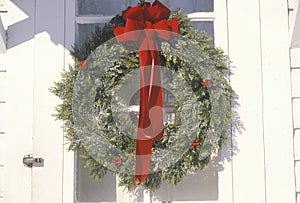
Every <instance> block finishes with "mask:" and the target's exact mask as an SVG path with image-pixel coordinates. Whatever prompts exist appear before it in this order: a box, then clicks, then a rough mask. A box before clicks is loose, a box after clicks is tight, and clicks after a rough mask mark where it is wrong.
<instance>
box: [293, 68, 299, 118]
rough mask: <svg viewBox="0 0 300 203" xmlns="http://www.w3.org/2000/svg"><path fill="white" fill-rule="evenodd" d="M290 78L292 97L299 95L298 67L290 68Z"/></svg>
mask: <svg viewBox="0 0 300 203" xmlns="http://www.w3.org/2000/svg"><path fill="white" fill-rule="evenodd" d="M291 80H292V97H300V69H291ZM295 113H296V112H295Z"/></svg>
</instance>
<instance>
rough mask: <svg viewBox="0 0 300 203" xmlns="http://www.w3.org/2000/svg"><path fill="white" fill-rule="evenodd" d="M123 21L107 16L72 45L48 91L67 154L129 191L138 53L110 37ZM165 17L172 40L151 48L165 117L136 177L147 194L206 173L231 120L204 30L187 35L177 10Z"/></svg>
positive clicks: (218, 54) (217, 60)
mask: <svg viewBox="0 0 300 203" xmlns="http://www.w3.org/2000/svg"><path fill="white" fill-rule="evenodd" d="M145 6H147V5H139V8H141V7H145ZM153 6H155V5H153ZM148 7H150V6H149V5H148ZM123 17H124V13H123V15H122V16H119V15H117V16H115V17H114V18H113V19H112V20H111V21H110V22H109V23H108V24H106V25H105V26H104V27H103V28H100V27H97V28H96V29H95V31H94V32H93V33H92V34H91V35H90V36H89V37H87V38H86V39H85V40H84V41H83V42H82V43H79V44H76V45H75V46H74V47H73V50H72V51H71V54H72V56H73V58H74V61H75V65H74V66H70V67H69V70H67V71H64V72H63V73H62V78H61V80H60V81H59V82H55V86H54V87H52V88H50V91H51V92H52V93H54V94H55V95H56V96H58V97H59V98H60V99H62V104H60V105H58V106H57V108H56V111H57V114H56V115H55V117H56V118H57V119H58V120H62V121H64V125H63V127H64V131H65V136H66V138H67V139H68V140H69V142H70V143H69V149H70V150H73V151H76V152H80V155H81V157H82V158H83V160H84V162H85V166H86V167H87V168H89V170H90V174H91V176H92V177H94V178H95V179H101V178H102V177H103V175H104V174H105V173H106V172H107V170H110V171H113V172H114V173H116V174H118V177H119V179H120V181H119V184H120V186H125V187H126V188H127V189H128V190H132V189H133V188H134V184H133V182H135V181H134V179H135V176H136V174H135V172H136V171H135V170H136V168H135V167H134V163H136V157H135V156H136V146H137V142H136V137H135V136H136V135H137V129H136V126H137V122H138V119H139V115H138V111H136V110H134V108H135V107H138V106H139V94H138V93H139V90H140V89H139V87H136V83H138V82H137V81H138V80H139V79H140V78H139V77H140V75H139V74H140V73H139V67H140V64H139V55H138V52H139V47H135V45H134V43H133V42H125V43H121V44H120V43H118V42H119V41H120V40H118V42H117V41H116V39H115V38H114V37H115V35H114V34H115V33H114V28H116V27H122V26H126V23H127V22H126V21H125V19H124V18H123ZM167 18H168V19H170V20H172V19H177V21H178V33H179V34H178V35H174V36H173V37H172V39H169V40H168V41H166V40H160V42H159V47H156V48H157V49H159V52H160V55H159V57H160V66H161V69H160V71H161V77H162V82H161V84H160V85H161V86H162V88H161V91H162V98H163V100H164V106H163V107H164V111H165V112H164V116H165V117H166V118H164V121H163V122H164V127H163V128H164V129H163V131H162V132H163V135H162V136H161V137H160V138H159V139H153V140H152V141H151V152H152V154H151V156H150V157H148V158H149V159H151V161H150V164H149V166H148V167H147V175H146V176H145V178H144V179H143V181H141V180H140V179H138V180H139V185H140V186H141V187H143V188H145V189H148V190H156V189H158V188H159V187H160V185H161V183H162V182H163V181H169V182H170V183H172V184H174V185H176V184H177V183H178V182H180V181H181V180H182V178H183V177H184V176H186V175H188V174H191V173H194V172H196V171H199V170H201V169H203V168H204V167H206V166H207V164H208V163H209V161H210V159H211V156H212V155H213V154H214V153H216V152H217V151H218V149H220V147H221V146H222V144H224V143H226V140H227V133H226V132H227V128H228V125H229V124H230V122H231V114H232V112H231V106H230V99H231V96H232V94H233V90H232V89H231V87H230V85H229V83H228V80H227V77H226V73H225V72H226V70H227V58H226V56H225V55H224V54H223V51H222V50H221V49H219V48H216V47H215V46H214V45H213V43H212V42H211V39H210V38H209V37H208V36H207V34H206V33H205V32H203V31H198V30H195V29H194V28H193V27H192V26H191V25H190V21H189V19H188V18H187V17H186V16H185V15H183V14H181V12H180V10H177V11H174V12H172V13H171V14H170V15H168V17H167ZM156 65H157V64H156ZM140 95H141V94H140ZM166 98H167V99H166ZM140 104H141V103H140ZM167 108H168V110H166V109H167ZM137 136H138V135H137Z"/></svg>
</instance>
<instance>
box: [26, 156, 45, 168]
mask: <svg viewBox="0 0 300 203" xmlns="http://www.w3.org/2000/svg"><path fill="white" fill-rule="evenodd" d="M23 164H24V165H26V166H28V167H33V166H35V167H43V166H44V159H43V158H34V157H33V156H32V154H27V155H25V156H24V157H23Z"/></svg>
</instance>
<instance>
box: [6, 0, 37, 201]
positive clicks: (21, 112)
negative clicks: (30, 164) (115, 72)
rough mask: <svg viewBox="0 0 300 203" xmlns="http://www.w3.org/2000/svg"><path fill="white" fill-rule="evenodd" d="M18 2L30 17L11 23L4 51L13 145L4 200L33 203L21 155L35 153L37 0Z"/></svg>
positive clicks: (9, 134) (9, 150) (10, 143)
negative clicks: (33, 99) (35, 29)
mask: <svg viewBox="0 0 300 203" xmlns="http://www.w3.org/2000/svg"><path fill="white" fill-rule="evenodd" d="M16 3H18V4H19V6H20V7H21V8H22V9H23V10H24V11H25V12H26V13H27V14H28V16H30V18H29V19H28V20H27V21H26V22H23V23H21V24H18V23H16V24H13V25H11V27H10V29H9V30H8V36H9V38H8V42H7V45H8V46H7V47H10V48H8V50H7V53H6V54H5V61H2V62H1V63H2V64H1V65H4V67H6V68H7V69H8V70H9V71H8V72H7V87H9V91H8V92H7V93H8V94H7V107H6V110H7V113H6V115H7V117H6V119H5V121H6V123H7V124H6V128H7V131H6V134H7V137H6V146H13V147H9V148H7V150H6V156H5V161H6V165H5V187H4V188H5V190H4V193H5V202H24V203H31V169H30V168H26V167H24V165H23V163H22V158H23V156H24V155H25V154H27V153H31V152H32V135H33V129H32V126H33V102H32V98H33V66H34V63H33V53H34V40H33V38H34V2H33V1H31V2H20V1H16ZM25 38H26V39H25ZM16 45H18V46H16ZM3 62H4V63H3ZM24 64H26V65H24ZM20 67H23V68H20ZM16 191H18V195H16Z"/></svg>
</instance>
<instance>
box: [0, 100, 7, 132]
mask: <svg viewBox="0 0 300 203" xmlns="http://www.w3.org/2000/svg"><path fill="white" fill-rule="evenodd" d="M6 107H7V104H6V103H1V102H0V132H1V133H4V132H5V131H6V128H7V126H6V124H7V121H6V119H5V115H6V112H7V109H6Z"/></svg>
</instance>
